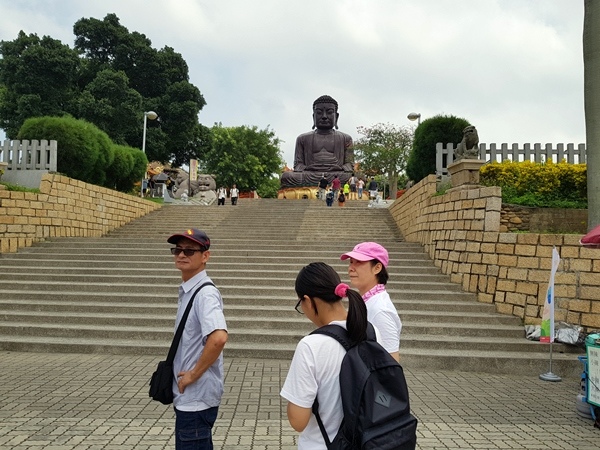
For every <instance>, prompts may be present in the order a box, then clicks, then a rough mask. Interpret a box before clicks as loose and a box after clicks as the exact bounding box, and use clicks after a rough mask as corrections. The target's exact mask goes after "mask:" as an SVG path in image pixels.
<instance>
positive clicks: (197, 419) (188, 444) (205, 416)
mask: <svg viewBox="0 0 600 450" xmlns="http://www.w3.org/2000/svg"><path fill="white" fill-rule="evenodd" d="M218 412H219V407H218V406H215V407H213V408H209V409H205V410H204V411H193V412H190V411H178V410H177V409H175V450H213V442H212V427H213V425H214V423H215V420H217V413H218Z"/></svg>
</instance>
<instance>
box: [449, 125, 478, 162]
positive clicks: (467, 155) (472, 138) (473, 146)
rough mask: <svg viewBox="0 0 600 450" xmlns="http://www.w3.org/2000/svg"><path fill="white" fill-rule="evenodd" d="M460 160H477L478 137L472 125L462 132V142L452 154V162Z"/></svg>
mask: <svg viewBox="0 0 600 450" xmlns="http://www.w3.org/2000/svg"><path fill="white" fill-rule="evenodd" d="M461 159H479V136H478V135H477V129H476V128H475V127H474V126H473V125H469V126H468V127H466V128H465V129H464V130H463V138H462V141H460V144H458V147H456V151H455V152H454V161H458V160H461Z"/></svg>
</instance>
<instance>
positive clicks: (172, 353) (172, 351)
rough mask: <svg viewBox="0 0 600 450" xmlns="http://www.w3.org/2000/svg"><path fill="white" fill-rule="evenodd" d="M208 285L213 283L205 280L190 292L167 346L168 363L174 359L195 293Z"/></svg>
mask: <svg viewBox="0 0 600 450" xmlns="http://www.w3.org/2000/svg"><path fill="white" fill-rule="evenodd" d="M208 285H210V286H214V284H213V283H211V282H210V281H207V282H206V283H204V284H202V285H201V286H200V287H199V288H198V289H196V290H195V291H194V293H193V294H192V298H191V299H190V301H189V302H188V304H187V307H186V308H185V312H184V313H183V316H181V322H179V326H178V327H177V331H176V332H175V336H173V342H171V347H170V348H169V354H168V355H167V362H168V363H172V362H173V360H174V359H175V353H177V347H179V341H180V340H181V336H182V335H183V329H184V328H185V323H186V322H187V318H188V316H189V315H190V310H191V309H192V304H193V303H194V299H195V298H196V295H198V292H200V289H202V288H203V287H204V286H208ZM215 287H216V286H215Z"/></svg>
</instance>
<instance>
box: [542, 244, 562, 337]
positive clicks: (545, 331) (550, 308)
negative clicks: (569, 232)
mask: <svg viewBox="0 0 600 450" xmlns="http://www.w3.org/2000/svg"><path fill="white" fill-rule="evenodd" d="M559 263H560V255H559V254H558V250H556V247H554V248H553V249H552V270H551V271H550V281H549V282H548V289H547V290H546V302H545V303H544V312H543V314H542V325H541V332H540V342H546V343H552V342H554V277H555V275H556V271H557V270H558V264H559Z"/></svg>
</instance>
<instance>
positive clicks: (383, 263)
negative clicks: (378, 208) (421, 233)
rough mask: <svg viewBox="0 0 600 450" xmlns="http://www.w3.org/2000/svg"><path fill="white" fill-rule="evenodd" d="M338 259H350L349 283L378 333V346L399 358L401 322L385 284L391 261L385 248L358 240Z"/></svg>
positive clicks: (374, 243) (397, 359)
mask: <svg viewBox="0 0 600 450" xmlns="http://www.w3.org/2000/svg"><path fill="white" fill-rule="evenodd" d="M340 259H342V260H346V259H349V260H350V265H349V266H348V275H349V277H350V284H351V285H352V286H353V287H354V288H356V290H357V291H358V292H359V293H360V295H361V296H362V298H363V300H364V301H365V304H366V306H367V319H368V321H369V322H371V323H372V324H373V325H375V328H377V329H378V330H379V332H380V333H381V342H380V344H381V346H382V347H383V348H385V349H386V350H387V351H388V352H390V354H391V355H392V356H393V357H394V358H395V359H396V361H399V360H400V353H399V352H400V332H401V331H402V322H401V321H400V317H398V311H397V310H396V307H395V306H394V304H393V303H392V300H391V299H390V296H389V294H388V293H387V291H386V290H385V285H386V283H387V281H388V278H389V275H388V273H387V269H386V268H387V265H388V263H389V261H390V258H389V256H388V252H387V250H386V249H385V248H384V247H383V246H381V245H379V244H378V243H376V242H361V243H360V244H358V245H356V246H355V247H354V249H352V251H351V252H348V253H344V254H343V255H342V256H341V257H340Z"/></svg>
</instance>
